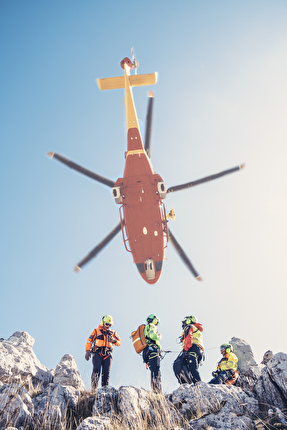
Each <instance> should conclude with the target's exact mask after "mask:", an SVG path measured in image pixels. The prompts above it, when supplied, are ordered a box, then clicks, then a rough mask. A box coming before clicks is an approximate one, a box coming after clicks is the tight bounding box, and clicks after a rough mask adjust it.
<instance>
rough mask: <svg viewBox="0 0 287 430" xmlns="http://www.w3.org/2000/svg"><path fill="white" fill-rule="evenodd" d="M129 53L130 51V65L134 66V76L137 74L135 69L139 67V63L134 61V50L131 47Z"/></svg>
mask: <svg viewBox="0 0 287 430" xmlns="http://www.w3.org/2000/svg"><path fill="white" fill-rule="evenodd" d="M131 51H132V59H133V61H132V63H133V66H134V69H135V75H136V74H137V68H138V67H139V62H138V61H137V60H136V59H135V54H134V48H133V47H132V48H131Z"/></svg>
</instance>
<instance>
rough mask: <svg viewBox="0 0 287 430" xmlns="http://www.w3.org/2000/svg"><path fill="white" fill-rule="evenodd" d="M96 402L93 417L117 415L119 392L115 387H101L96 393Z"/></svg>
mask: <svg viewBox="0 0 287 430" xmlns="http://www.w3.org/2000/svg"><path fill="white" fill-rule="evenodd" d="M94 398H95V402H94V405H93V409H92V415H93V416H96V415H104V416H110V415H111V414H115V413H117V403H118V390H116V389H115V388H113V387H110V386H106V387H101V388H98V389H97V390H96V392H95V393H94Z"/></svg>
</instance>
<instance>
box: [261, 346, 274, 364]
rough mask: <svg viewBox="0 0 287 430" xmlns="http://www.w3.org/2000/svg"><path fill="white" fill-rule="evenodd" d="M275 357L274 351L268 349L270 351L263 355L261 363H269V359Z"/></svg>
mask: <svg viewBox="0 0 287 430" xmlns="http://www.w3.org/2000/svg"><path fill="white" fill-rule="evenodd" d="M272 357H274V354H273V352H272V351H270V349H268V351H266V352H265V354H264V355H263V359H262V361H261V364H267V363H268V361H269V360H271V358H272Z"/></svg>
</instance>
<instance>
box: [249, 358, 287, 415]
mask: <svg viewBox="0 0 287 430" xmlns="http://www.w3.org/2000/svg"><path fill="white" fill-rule="evenodd" d="M254 392H255V393H256V396H257V398H258V400H259V402H260V405H261V409H262V410H264V411H268V409H269V408H270V406H275V407H276V408H279V409H280V410H282V409H284V408H286V407H287V355H286V354H284V353H282V352H279V353H278V354H275V355H274V357H272V358H271V359H270V360H269V361H268V362H267V364H266V366H264V368H263V369H262V372H261V376H260V378H259V379H258V381H257V383H256V384H255V386H254Z"/></svg>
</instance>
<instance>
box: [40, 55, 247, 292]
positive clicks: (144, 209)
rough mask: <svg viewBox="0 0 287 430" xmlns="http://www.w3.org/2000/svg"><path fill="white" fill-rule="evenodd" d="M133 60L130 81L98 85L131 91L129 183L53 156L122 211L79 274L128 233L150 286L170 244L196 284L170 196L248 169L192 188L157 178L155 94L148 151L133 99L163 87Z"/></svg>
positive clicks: (127, 63) (125, 65) (128, 65)
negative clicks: (107, 192) (172, 224)
mask: <svg viewBox="0 0 287 430" xmlns="http://www.w3.org/2000/svg"><path fill="white" fill-rule="evenodd" d="M132 57H133V61H131V60H130V59H129V58H127V57H126V58H124V59H123V60H122V61H121V63H120V65H121V67H122V69H123V70H124V76H119V77H114V78H105V79H97V83H98V86H99V88H100V89H101V90H111V89H117V88H124V89H125V99H124V104H125V112H126V122H127V151H126V153H125V157H126V161H125V169H124V174H123V178H119V179H117V181H116V182H114V181H113V180H110V179H107V178H104V177H102V176H100V175H98V174H96V173H94V172H92V171H90V170H88V169H85V168H84V167H81V166H79V165H78V164H76V163H74V162H73V161H71V160H68V159H67V158H65V157H63V156H62V155H60V154H56V153H54V152H49V153H48V154H47V155H48V156H50V157H51V158H55V159H56V160H58V161H60V162H61V163H63V164H65V165H66V166H68V167H70V168H71V169H74V170H76V171H78V172H80V173H82V174H83V175H86V176H88V177H90V178H92V179H94V180H96V181H98V182H101V183H102V184H104V185H107V186H108V187H110V188H111V192H112V196H113V198H114V200H115V202H116V203H117V204H118V205H120V207H119V212H120V222H119V223H118V225H117V226H116V227H115V228H114V229H113V230H112V231H111V232H110V233H109V234H108V235H107V236H106V237H105V238H104V239H103V240H102V241H101V242H100V243H99V244H98V245H97V246H96V247H95V248H94V249H92V251H91V252H90V253H89V254H88V255H87V256H86V257H85V258H83V260H81V261H80V262H79V263H78V264H77V265H76V266H75V271H76V272H77V271H79V270H80V269H81V268H82V267H83V266H84V265H85V264H87V263H88V262H89V261H90V260H91V259H92V258H94V257H96V255H97V254H98V253H99V252H100V251H101V250H102V249H103V248H104V247H105V246H106V245H107V244H108V243H109V242H110V241H111V240H112V239H113V238H114V237H115V236H116V234H117V233H119V232H120V231H122V236H123V242H124V245H125V248H126V250H127V251H129V252H131V253H132V256H133V260H134V262H135V264H136V266H137V269H138V271H139V273H140V275H141V276H142V278H143V279H144V280H145V281H146V282H147V283H148V284H155V283H156V282H157V281H158V280H159V278H160V276H161V273H162V266H163V260H164V254H165V248H166V245H167V242H168V241H170V242H171V243H172V245H173V246H174V247H175V249H176V251H177V252H178V254H179V256H180V257H181V258H182V260H183V262H184V263H185V264H186V265H187V267H188V269H189V270H190V271H191V273H192V274H193V275H194V276H195V278H196V279H197V280H201V277H200V276H199V274H198V273H197V271H196V270H195V268H194V267H193V265H192V263H191V261H190V260H189V258H188V257H187V255H186V254H185V252H184V251H183V249H182V248H181V246H180V245H179V243H178V242H177V240H176V239H175V237H174V235H173V234H172V233H171V231H170V229H169V228H168V226H167V223H168V220H169V219H174V217H175V215H174V210H173V209H171V211H170V212H169V213H166V210H165V206H164V203H163V199H165V197H166V195H167V194H169V193H172V192H175V191H179V190H183V189H185V188H190V187H194V186H195V185H199V184H202V183H204V182H208V181H212V180H213V179H217V178H220V177H221V176H224V175H228V174H229V173H233V172H236V171H238V170H240V169H241V168H242V167H243V166H244V165H240V166H236V167H234V168H232V169H228V170H225V171H223V172H220V173H217V174H214V175H211V176H207V177H204V178H202V179H199V180H196V181H192V182H188V183H186V184H181V185H177V186H173V187H169V188H167V187H166V185H165V183H164V181H163V179H162V177H161V176H160V175H158V174H157V173H155V171H154V169H153V167H152V165H151V162H150V138H151V127H152V110H153V100H154V98H153V93H152V92H149V102H148V110H147V118H146V132H145V142H144V145H143V142H142V138H141V133H140V128H139V124H138V118H137V114H136V109H135V105H134V101H133V94H132V87H136V86H143V85H154V84H155V83H156V82H157V73H151V74H143V75H138V74H137V67H138V62H137V61H136V60H135V58H134V55H133V51H132ZM132 69H134V71H135V73H134V74H133V75H131V73H130V72H131V70H132Z"/></svg>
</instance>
